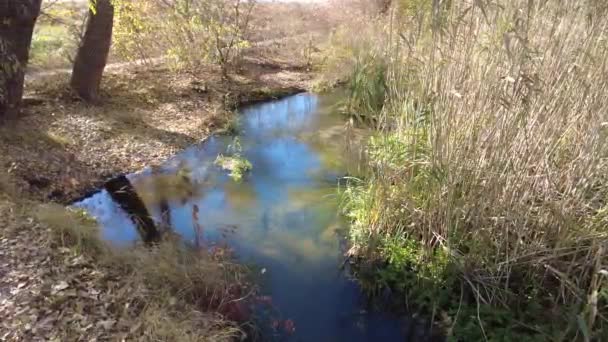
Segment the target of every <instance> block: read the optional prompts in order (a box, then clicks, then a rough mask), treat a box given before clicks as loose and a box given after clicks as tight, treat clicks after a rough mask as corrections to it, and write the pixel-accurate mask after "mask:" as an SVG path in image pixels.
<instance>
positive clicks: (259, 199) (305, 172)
mask: <svg viewBox="0 0 608 342" xmlns="http://www.w3.org/2000/svg"><path fill="white" fill-rule="evenodd" d="M334 104H335V98H333V97H331V96H327V97H319V96H316V95H312V94H300V95H295V96H291V97H288V98H285V99H282V100H279V101H274V102H269V103H264V104H259V105H254V106H251V107H248V108H246V109H244V110H242V116H241V124H240V128H241V133H240V134H239V138H238V145H240V146H241V153H242V155H243V156H244V157H246V158H247V159H248V160H249V161H250V162H251V164H252V165H253V169H252V171H251V172H250V173H249V174H248V175H246V176H245V178H244V179H243V181H242V182H240V183H237V182H235V181H233V180H232V179H231V178H230V177H228V175H227V172H226V171H223V170H221V169H219V168H218V167H217V166H216V165H214V160H215V158H216V156H217V155H218V154H230V153H231V152H234V151H235V147H234V146H235V145H237V144H236V143H235V139H234V137H227V136H225V137H215V138H212V139H210V140H208V141H206V142H204V143H202V144H200V145H197V146H193V147H192V148H189V149H187V150H186V151H184V152H183V153H181V154H179V155H177V156H175V157H174V158H172V159H171V160H170V161H168V162H167V163H166V165H164V166H162V167H161V168H160V169H158V170H154V171H152V170H146V171H144V172H142V173H139V174H134V175H130V176H129V178H130V179H131V180H132V181H133V182H134V183H135V184H136V186H139V188H140V189H141V191H142V193H149V192H152V193H154V192H155V191H156V192H159V191H160V192H161V193H160V194H158V193H157V194H156V195H162V196H166V197H168V198H169V201H168V204H169V206H168V207H169V209H170V210H169V211H170V215H169V217H170V222H171V225H172V227H173V229H174V230H175V231H177V232H178V233H179V234H180V235H182V236H183V237H184V239H187V240H194V239H195V236H196V235H195V231H196V229H195V228H194V227H195V226H196V225H195V224H194V222H193V220H194V219H196V217H193V208H194V207H197V208H198V215H197V216H198V217H197V219H198V222H197V223H198V225H199V226H200V227H201V228H202V235H203V237H204V241H208V242H209V241H224V242H226V243H228V245H229V246H231V247H232V248H233V249H234V250H235V253H236V255H237V257H238V258H239V260H241V261H243V262H247V263H252V264H255V265H257V266H258V267H259V268H260V270H262V272H263V274H261V279H262V280H261V281H262V284H261V290H262V294H266V295H269V296H270V297H271V300H272V303H273V306H274V308H275V310H274V315H276V317H274V318H277V319H280V320H287V319H290V320H292V321H293V322H294V324H295V332H294V333H293V334H292V335H290V336H288V337H287V336H280V337H277V336H270V335H266V337H265V340H272V339H279V340H288V341H404V340H406V338H405V336H406V331H404V330H405V328H404V327H405V326H407V324H405V323H406V322H404V321H403V320H402V319H399V318H397V317H393V316H391V315H389V314H383V313H379V312H373V311H370V310H368V308H367V306H366V303H365V297H364V296H362V295H361V292H360V290H359V288H358V287H357V285H356V283H355V282H354V281H352V280H350V279H349V278H348V277H347V276H346V275H345V274H344V273H343V271H341V270H340V265H341V264H342V263H343V256H342V248H341V246H340V244H341V239H340V234H339V232H340V231H341V230H343V228H345V227H346V222H344V220H343V219H342V218H341V217H340V216H339V215H337V199H336V193H337V191H336V186H337V184H338V179H339V177H341V176H343V175H345V174H356V173H357V166H358V163H357V156H358V154H357V151H358V149H357V148H356V147H354V146H353V144H352V143H351V142H350V141H352V137H353V136H360V134H359V133H355V132H354V131H353V129H349V128H348V126H347V125H345V122H344V120H343V118H342V117H341V116H340V115H337V114H336V113H335V111H334V110H333V105H334ZM179 170H181V171H179ZM184 170H186V171H184ZM180 172H181V173H184V172H185V173H186V174H187V178H184V179H187V180H184V182H186V183H188V184H187V186H185V187H184V189H179V188H180V185H179V184H177V185H176V183H170V184H171V186H169V188H170V189H169V190H167V187H159V186H158V185H154V186H151V185H150V184H149V183H146V179H153V177H154V176H152V174H161V175H167V176H169V177H171V175H179V174H180ZM180 177H181V176H179V177H174V178H178V179H181V178H180ZM174 180H175V179H174ZM177 183H179V180H178V182H177ZM159 189H160V190H159ZM146 190H148V191H146ZM169 192H171V193H169ZM143 197H144V200H146V201H147V202H148V209H149V210H150V212H151V213H152V215H153V216H154V217H155V219H156V220H157V221H160V220H161V218H160V208H159V206H158V205H156V204H154V203H157V202H156V201H154V200H152V199H151V198H152V197H154V196H143ZM77 205H79V206H82V207H84V208H86V209H87V210H89V211H90V212H91V213H92V214H93V215H94V216H95V217H96V218H97V219H98V221H99V222H100V225H101V226H102V228H103V229H102V231H103V234H104V237H105V238H106V239H109V240H112V241H114V242H116V243H129V242H132V241H134V240H136V239H137V233H136V230H135V228H134V226H133V223H132V222H131V221H130V220H129V219H128V218H127V216H126V214H125V213H123V212H122V211H121V210H120V209H119V208H118V207H117V206H116V205H115V204H114V203H112V202H111V200H110V199H109V196H108V194H107V193H105V192H104V191H102V192H100V193H98V194H96V195H95V196H93V197H91V198H88V199H86V200H84V201H83V202H81V203H79V204H77ZM262 272H260V273H262ZM267 333H268V332H267Z"/></svg>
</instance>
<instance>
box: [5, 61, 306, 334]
mask: <svg viewBox="0 0 608 342" xmlns="http://www.w3.org/2000/svg"><path fill="white" fill-rule="evenodd" d="M310 80H311V75H310V74H309V73H307V72H306V69H305V68H303V67H300V66H298V65H291V64H288V63H282V62H277V61H274V60H259V59H253V58H251V59H247V60H246V61H245V64H243V66H242V71H241V72H239V73H237V74H235V75H232V76H231V77H230V78H229V79H228V80H226V79H223V78H222V77H221V73H220V70H219V69H218V68H215V67H209V68H206V69H205V70H201V72H200V73H197V74H196V76H193V75H189V74H185V73H175V72H173V71H171V70H169V69H167V68H165V67H163V66H162V65H156V66H152V67H150V66H147V67H145V68H143V67H131V66H129V67H125V68H122V69H119V70H112V71H111V72H109V73H108V74H107V75H106V76H105V77H104V85H103V94H102V103H101V104H100V105H98V106H90V105H87V104H84V103H82V102H80V101H77V100H76V99H75V98H73V97H72V96H71V95H70V92H69V91H68V90H67V87H66V86H65V85H67V77H66V75H62V74H58V75H51V76H48V77H44V78H39V79H36V80H34V81H33V82H32V84H29V85H28V87H27V95H26V98H27V100H26V107H25V108H24V110H23V115H22V116H21V117H19V118H18V119H16V120H14V121H9V122H5V123H3V126H2V128H0V145H1V147H0V155H1V156H0V165H2V166H3V167H4V168H5V170H6V172H4V173H3V175H2V179H0V189H1V190H2V201H1V202H0V211H1V213H2V216H1V217H2V220H3V221H2V227H3V229H0V243H1V246H2V249H1V251H2V254H0V275H1V276H2V277H1V278H2V281H1V282H0V321H2V323H1V324H0V337H1V338H2V339H3V340H9V341H20V340H39V339H51V340H52V339H53V338H56V339H60V340H63V339H68V340H70V339H74V338H76V337H78V338H86V339H91V338H97V339H103V338H111V339H114V338H119V337H120V338H133V339H136V340H137V339H139V340H148V339H149V338H160V339H162V340H167V339H168V340H175V338H178V339H179V340H199V339H200V338H214V339H216V340H229V339H230V338H232V337H234V336H237V335H239V334H241V332H239V329H238V327H237V326H236V325H235V324H234V323H232V322H231V321H230V320H231V319H237V320H238V319H243V313H242V312H240V311H241V310H240V308H239V307H238V306H235V305H232V304H230V302H231V301H232V300H233V299H234V298H236V297H240V296H242V295H244V294H243V293H241V292H242V291H245V290H244V289H245V288H247V285H246V284H247V282H246V280H244V278H243V271H244V269H242V268H240V267H238V266H234V267H227V268H226V267H225V266H221V265H230V263H229V261H228V260H224V261H221V262H219V261H220V260H221V259H215V258H216V256H214V255H197V257H196V258H192V257H189V256H188V255H182V254H181V252H179V253H178V252H176V251H175V250H174V249H173V248H172V247H171V246H172V244H171V243H168V244H167V246H165V247H161V248H160V251H164V252H162V253H161V252H158V253H160V254H161V255H159V254H156V253H154V252H151V251H148V250H146V249H145V248H136V249H135V251H132V252H124V253H117V252H116V251H113V252H111V253H108V252H105V250H106V247H105V246H104V245H103V243H100V242H99V240H98V239H97V238H96V233H95V230H94V228H92V227H91V226H90V224H89V225H88V227H89V228H87V222H86V220H84V219H82V218H81V216H79V214H78V213H74V212H70V211H65V210H64V209H62V208H61V207H60V206H58V207H53V206H51V207H48V205H42V204H44V203H48V202H58V203H61V204H66V203H69V202H70V201H71V200H73V199H75V198H78V197H80V196H83V195H85V194H86V193H87V192H88V191H89V190H92V189H95V188H97V187H99V186H100V185H101V184H102V183H103V182H104V181H105V180H107V179H109V178H110V177H112V176H114V175H117V174H120V173H127V172H133V171H137V170H140V169H142V168H143V167H144V166H153V165H158V164H160V163H161V162H163V161H164V160H166V159H167V158H168V157H169V156H171V155H173V154H175V153H176V152H177V151H180V150H182V149H183V148H185V147H187V146H190V145H192V144H195V143H196V142H198V141H201V140H203V139H205V138H206V137H207V136H209V135H210V134H212V133H216V132H221V131H226V130H230V129H231V122H232V121H233V120H234V119H235V114H234V112H233V111H234V109H236V108H238V107H239V106H240V105H244V104H247V103H251V102H255V101H261V100H266V99H272V98H275V97H277V96H284V95H286V94H291V93H294V92H298V91H301V90H303V89H306V88H307V87H308V86H309V82H310ZM41 205H42V206H41ZM163 246H164V245H163ZM194 253H201V252H200V251H198V252H194ZM116 255H118V257H117V256H116ZM119 261H120V262H119ZM154 265H156V266H154ZM162 265H167V267H171V270H173V271H174V272H169V270H168V269H161V270H157V269H155V267H161V268H162ZM146 268H148V269H147V271H143V272H141V270H145V269H146ZM201 268H203V269H201ZM214 272H215V273H216V274H217V276H214V277H212V278H213V279H208V278H207V277H204V278H202V277H201V274H203V273H204V274H212V273H214ZM245 273H246V272H245ZM197 274H198V276H197ZM217 279H224V281H219V282H218V281H217ZM163 284H175V286H173V287H171V286H164V285H163ZM184 286H185V287H188V289H189V290H188V291H191V292H188V291H186V292H184V289H185V288H184ZM216 290H217V291H216ZM197 291H199V292H197ZM214 291H215V292H214ZM159 292H161V293H162V294H163V295H162V296H161V295H158V293H159ZM155 293H156V295H155ZM205 293H220V294H222V293H224V294H225V296H220V298H219V299H220V302H213V301H212V302H208V301H207V300H208V299H209V298H205V296H206V295H205ZM184 295H186V297H184ZM163 298H164V299H163ZM216 299H217V298H216ZM145 303H148V305H145ZM197 303H198V304H200V305H199V307H198V308H197ZM152 306H156V308H154V307H152ZM201 309H204V310H208V313H203V314H201V313H200V312H198V313H197V312H196V311H197V310H201ZM165 316H166V317H165ZM68 322H69V323H68ZM188 332H190V335H188V334H189V333H188Z"/></svg>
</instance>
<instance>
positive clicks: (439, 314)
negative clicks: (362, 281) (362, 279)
mask: <svg viewBox="0 0 608 342" xmlns="http://www.w3.org/2000/svg"><path fill="white" fill-rule="evenodd" d="M412 4H413V2H410V1H398V4H397V6H399V7H398V10H397V11H394V12H393V14H394V16H393V17H392V19H391V25H386V26H385V28H386V29H387V31H386V33H385V36H389V37H392V38H391V39H390V41H389V42H385V41H384V40H382V39H379V41H380V42H382V43H381V44H383V45H382V46H381V48H382V49H384V51H385V53H384V54H378V53H377V50H375V51H376V52H374V55H372V57H373V58H371V60H372V61H373V60H377V63H378V64H379V67H378V68H380V66H381V65H386V71H385V72H384V75H385V76H384V82H385V98H384V103H383V106H382V108H381V110H378V109H377V108H376V110H374V111H370V114H369V115H370V116H373V117H374V121H373V122H379V123H382V124H381V125H376V127H378V128H379V132H378V134H377V135H376V136H375V137H374V138H373V139H372V140H371V141H370V144H369V146H368V149H367V150H368V151H367V152H368V153H367V154H368V156H369V158H370V165H369V166H370V173H371V175H370V176H369V177H368V178H367V179H366V180H365V181H353V182H351V184H350V186H349V187H348V188H347V189H345V190H344V191H343V193H342V207H343V210H344V212H345V214H346V215H347V216H348V217H349V218H350V219H351V220H352V222H353V224H352V228H351V233H350V236H351V242H352V244H353V248H352V250H351V251H352V253H354V254H355V255H357V256H360V257H371V259H380V260H383V261H384V262H385V266H383V267H380V268H379V269H377V270H376V271H374V272H372V275H371V276H372V278H373V279H374V282H373V283H372V285H373V286H376V287H378V286H381V287H382V286H389V287H391V288H393V289H398V290H400V291H398V292H401V294H402V295H403V298H405V299H406V300H407V303H408V304H410V305H411V304H416V306H417V307H422V308H425V309H426V312H427V313H428V314H429V317H432V318H433V319H435V320H436V321H442V322H443V323H445V326H446V331H447V332H448V334H449V335H450V337H451V338H452V339H455V340H480V339H488V340H514V339H523V340H583V341H590V340H594V339H596V340H603V339H607V338H608V336H606V335H607V334H608V300H607V299H608V298H607V296H606V293H607V292H608V290H607V288H608V245H607V242H606V241H608V221H607V215H606V212H607V210H608V179H607V178H608V175H607V174H606V170H608V140H607V137H608V129H607V125H608V124H606V122H608V116H607V115H608V114H607V113H608V98H606V96H605V92H606V90H607V89H608V77H606V75H607V73H606V72H605V71H606V70H607V68H608V64H607V63H606V60H608V49H607V48H606V44H605V39H606V38H605V37H606V35H607V34H608V17H607V16H606V15H605V14H606V13H607V11H608V6H606V5H605V4H604V3H603V2H597V1H589V2H585V3H576V4H575V3H574V2H560V3H558V2H530V1H498V2H489V1H478V2H475V4H470V3H468V2H464V1H447V2H440V1H436V2H432V4H431V5H429V6H413V5H412ZM387 20H388V19H387ZM368 31H370V32H371V31H372V30H368ZM368 40H369V39H368ZM370 51H372V50H370ZM376 56H385V57H383V58H377V57H376ZM368 70H374V69H373V68H369V69H368ZM355 71H356V70H355ZM369 84H370V83H363V82H356V81H355V82H351V85H352V86H354V87H357V88H358V90H357V92H351V93H353V94H356V95H355V96H359V94H366V93H368V94H369V92H368V91H366V89H367V86H368V85H369ZM359 97H360V96H359ZM351 100H352V101H355V103H361V102H359V101H358V100H357V99H356V98H351ZM363 103H364V102H363ZM373 286H372V287H373ZM401 290H402V291H401ZM405 299H404V301H405Z"/></svg>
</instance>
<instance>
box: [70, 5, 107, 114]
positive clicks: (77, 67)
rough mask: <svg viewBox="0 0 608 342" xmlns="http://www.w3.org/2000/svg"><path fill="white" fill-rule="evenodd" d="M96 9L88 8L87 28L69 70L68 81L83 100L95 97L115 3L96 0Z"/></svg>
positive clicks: (105, 53)
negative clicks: (70, 70) (70, 74)
mask: <svg viewBox="0 0 608 342" xmlns="http://www.w3.org/2000/svg"><path fill="white" fill-rule="evenodd" d="M96 7H97V8H96V11H95V13H93V11H92V10H91V11H89V19H88V21H87V27H86V31H85V33H84V37H83V38H82V42H81V43H80V47H79V48H78V53H77V54H76V60H75V61H74V69H73V71H72V80H71V81H70V85H71V86H72V89H74V91H76V93H77V94H78V95H79V96H80V97H81V98H82V99H83V100H85V101H88V102H95V101H97V99H98V93H99V86H100V84H101V77H102V75H103V69H104V68H105V67H106V62H107V61H108V54H109V52H110V45H111V44H112V26H113V22H114V7H113V6H112V4H111V0H97V5H96Z"/></svg>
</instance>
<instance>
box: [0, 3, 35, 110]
mask: <svg viewBox="0 0 608 342" xmlns="http://www.w3.org/2000/svg"><path fill="white" fill-rule="evenodd" d="M41 2H42V0H18V1H17V0H0V117H5V116H14V115H16V114H17V112H18V111H19V106H20V105H21V98H22V97H23V82H24V77H25V68H26V66H27V63H28V59H29V52H30V44H31V43H32V34H33V33H34V25H35V24H36V19H38V15H39V14H40V3H41Z"/></svg>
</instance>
